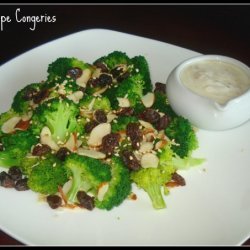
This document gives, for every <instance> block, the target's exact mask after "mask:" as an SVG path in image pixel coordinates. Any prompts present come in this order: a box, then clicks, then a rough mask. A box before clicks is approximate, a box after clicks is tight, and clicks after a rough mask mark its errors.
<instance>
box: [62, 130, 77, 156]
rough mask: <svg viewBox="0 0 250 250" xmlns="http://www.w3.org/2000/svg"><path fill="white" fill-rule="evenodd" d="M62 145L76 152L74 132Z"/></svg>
mask: <svg viewBox="0 0 250 250" xmlns="http://www.w3.org/2000/svg"><path fill="white" fill-rule="evenodd" d="M64 147H65V148H67V149H69V150H70V151H71V152H76V150H77V137H76V135H75V134H73V133H72V134H70V137H69V139H68V141H67V142H66V143H65V144H64Z"/></svg>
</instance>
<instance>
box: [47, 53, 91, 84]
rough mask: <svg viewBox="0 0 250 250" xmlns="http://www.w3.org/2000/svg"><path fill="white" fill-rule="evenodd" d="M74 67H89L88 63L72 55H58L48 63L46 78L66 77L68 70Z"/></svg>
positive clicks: (82, 68) (50, 79)
mask: <svg viewBox="0 0 250 250" xmlns="http://www.w3.org/2000/svg"><path fill="white" fill-rule="evenodd" d="M74 67H77V68H80V69H81V70H84V69H86V68H90V65H88V64H86V63H84V62H83V61H80V60H78V59H77V58H74V57H72V58H68V57H60V58H58V59H56V60H55V61H54V62H52V63H51V64H49V67H48V74H49V75H48V80H49V81H52V80H54V79H58V78H64V77H66V75H67V72H68V70H69V69H71V68H74Z"/></svg>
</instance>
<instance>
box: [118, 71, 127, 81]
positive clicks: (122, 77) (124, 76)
mask: <svg viewBox="0 0 250 250" xmlns="http://www.w3.org/2000/svg"><path fill="white" fill-rule="evenodd" d="M129 76H130V73H129V72H128V71H126V72H125V73H124V74H122V75H120V76H118V77H117V79H116V80H117V82H122V81H123V80H125V79H127V78H128V77H129Z"/></svg>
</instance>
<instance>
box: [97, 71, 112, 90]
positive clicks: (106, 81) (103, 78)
mask: <svg viewBox="0 0 250 250" xmlns="http://www.w3.org/2000/svg"><path fill="white" fill-rule="evenodd" d="M112 82H113V78H112V76H111V75H108V74H101V75H100V76H99V78H98V85H99V86H100V87H105V86H107V85H110V84H112Z"/></svg>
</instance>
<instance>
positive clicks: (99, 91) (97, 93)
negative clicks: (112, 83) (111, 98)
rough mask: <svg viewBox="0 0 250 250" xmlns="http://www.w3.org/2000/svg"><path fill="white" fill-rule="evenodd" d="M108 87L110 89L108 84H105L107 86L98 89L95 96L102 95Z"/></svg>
mask: <svg viewBox="0 0 250 250" xmlns="http://www.w3.org/2000/svg"><path fill="white" fill-rule="evenodd" d="M107 89H108V85H107V86H105V87H103V88H101V89H99V90H98V91H96V92H95V93H94V94H93V96H99V95H101V94H102V93H104V92H105V91H106V90H107Z"/></svg>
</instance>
